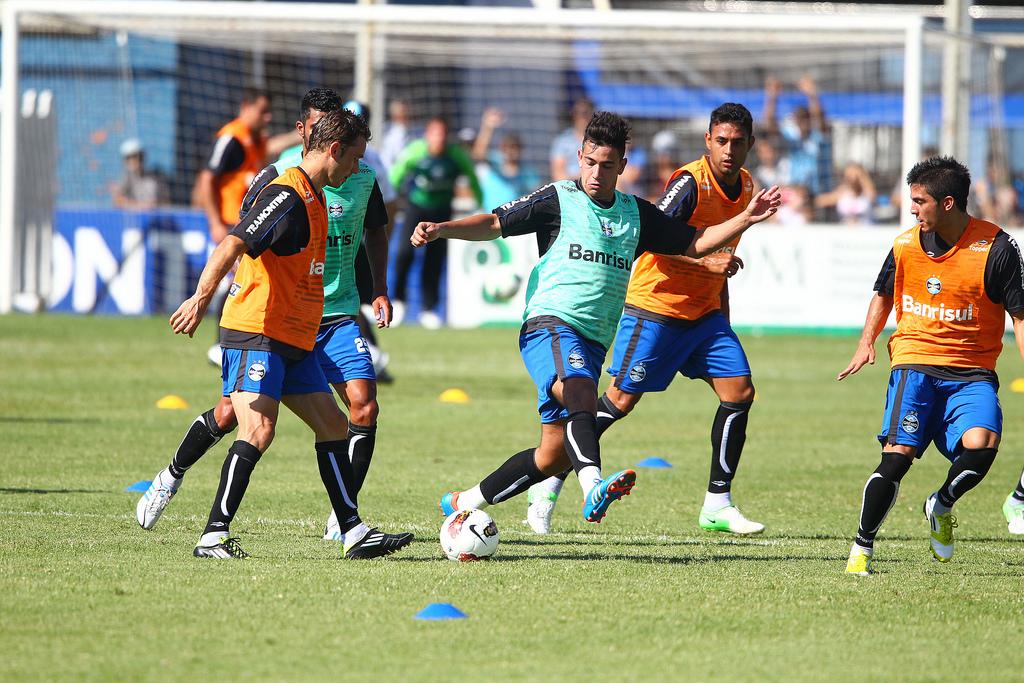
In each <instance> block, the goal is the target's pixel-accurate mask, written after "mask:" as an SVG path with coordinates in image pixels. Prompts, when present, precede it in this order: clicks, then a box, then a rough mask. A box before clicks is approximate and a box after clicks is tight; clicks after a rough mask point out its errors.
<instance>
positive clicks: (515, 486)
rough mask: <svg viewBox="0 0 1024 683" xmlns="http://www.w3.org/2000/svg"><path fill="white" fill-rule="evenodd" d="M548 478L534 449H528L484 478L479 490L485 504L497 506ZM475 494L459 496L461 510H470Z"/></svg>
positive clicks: (467, 493)
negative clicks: (537, 461)
mask: <svg viewBox="0 0 1024 683" xmlns="http://www.w3.org/2000/svg"><path fill="white" fill-rule="evenodd" d="M546 478H547V477H546V475H545V474H544V473H543V472H541V471H540V469H539V468H538V467H537V463H536V460H535V459H534V449H533V448H527V449H526V450H525V451H519V452H518V453H516V454H515V455H513V456H512V457H511V458H509V459H508V460H506V461H505V462H504V463H502V465H501V466H500V467H499V468H498V469H496V470H494V472H491V473H490V474H489V475H487V476H486V477H484V480H483V481H481V482H480V486H479V487H477V488H479V494H480V497H481V498H482V499H483V502H485V503H487V504H488V505H495V504H497V503H500V502H502V501H505V500H508V499H509V498H512V497H513V496H518V495H519V494H520V493H523V492H524V491H526V490H527V489H528V488H530V486H532V485H533V484H536V483H538V482H541V481H544V480H545V479H546ZM473 494H474V491H473V490H472V489H471V490H470V491H466V492H464V493H463V494H461V495H460V496H459V509H469V507H470V503H472V502H474V501H473V500H472V499H473V497H474V496H473ZM472 507H480V506H479V505H474V506H472Z"/></svg>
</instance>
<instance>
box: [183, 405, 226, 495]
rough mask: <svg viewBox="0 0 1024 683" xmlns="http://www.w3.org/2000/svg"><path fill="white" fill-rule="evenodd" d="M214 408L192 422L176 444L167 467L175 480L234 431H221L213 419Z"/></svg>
mask: <svg viewBox="0 0 1024 683" xmlns="http://www.w3.org/2000/svg"><path fill="white" fill-rule="evenodd" d="M215 411H216V408H210V409H209V410H207V411H206V412H205V413H203V414H202V415H200V416H199V417H197V418H196V419H195V420H193V421H192V424H191V425H190V426H189V428H188V431H187V432H185V437H184V438H183V439H182V440H181V443H180V444H178V450H177V451H175V453H174V457H172V458H171V464H170V465H168V467H167V471H168V472H170V473H171V476H173V477H174V478H175V479H181V478H182V477H184V476H185V472H186V471H188V469H189V468H190V467H192V465H195V464H196V463H197V462H199V459H200V458H201V457H203V456H204V455H205V454H206V452H207V451H208V450H210V449H211V448H213V447H214V446H216V445H217V442H218V441H220V440H221V438H223V437H224V436H225V435H227V434H230V433H231V432H232V431H234V427H232V428H231V429H228V430H223V429H221V428H220V426H219V425H218V424H217V420H216V418H215V417H214V412H215Z"/></svg>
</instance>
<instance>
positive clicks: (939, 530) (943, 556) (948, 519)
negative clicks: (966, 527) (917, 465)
mask: <svg viewBox="0 0 1024 683" xmlns="http://www.w3.org/2000/svg"><path fill="white" fill-rule="evenodd" d="M935 501H936V497H935V494H934V493H933V494H932V495H930V496H928V499H927V500H925V501H924V516H925V517H926V518H927V519H928V526H929V527H930V529H931V532H932V555H934V556H935V559H936V560H938V561H939V562H949V561H950V560H951V559H953V529H955V528H956V527H957V523H956V517H955V516H954V515H953V513H952V512H947V513H946V514H944V515H939V514H936V513H935Z"/></svg>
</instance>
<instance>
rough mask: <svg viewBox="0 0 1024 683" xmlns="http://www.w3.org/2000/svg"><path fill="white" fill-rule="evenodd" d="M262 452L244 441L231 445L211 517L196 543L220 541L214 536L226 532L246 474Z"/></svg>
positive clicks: (243, 494)
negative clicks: (201, 536)
mask: <svg viewBox="0 0 1024 683" xmlns="http://www.w3.org/2000/svg"><path fill="white" fill-rule="evenodd" d="M261 455H262V454H261V453H260V451H259V449H258V448H256V447H255V446H253V445H252V444H251V443H249V442H247V441H235V442H234V443H233V444H231V448H229V449H228V457H227V458H225V459H224V465H223V467H221V471H220V485H219V486H218V487H217V496H216V497H215V498H214V499H213V507H212V508H211V509H210V517H209V519H208V520H207V522H206V529H205V530H204V531H203V538H202V539H201V540H200V542H199V545H215V544H216V543H218V542H219V541H218V540H216V538H214V537H217V538H222V537H224V536H226V535H227V532H228V527H229V526H230V525H231V520H233V519H234V517H235V513H237V512H238V506H239V505H240V504H241V502H242V498H243V497H244V496H245V490H246V488H248V486H249V477H251V476H252V471H253V470H254V469H255V468H256V463H258V462H259V460H260V456H261ZM211 541H212V542H211Z"/></svg>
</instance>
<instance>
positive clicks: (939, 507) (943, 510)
mask: <svg viewBox="0 0 1024 683" xmlns="http://www.w3.org/2000/svg"><path fill="white" fill-rule="evenodd" d="M933 495H934V494H933ZM934 498H935V504H934V506H933V507H932V512H933V513H935V514H936V515H947V514H949V513H950V512H952V511H953V508H951V507H946V506H945V505H943V504H942V501H941V500H939V497H938V496H934Z"/></svg>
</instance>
